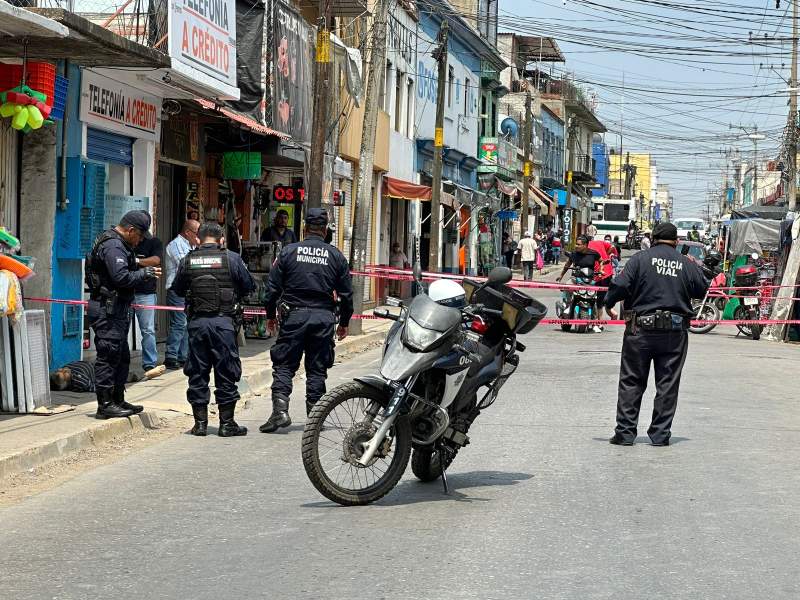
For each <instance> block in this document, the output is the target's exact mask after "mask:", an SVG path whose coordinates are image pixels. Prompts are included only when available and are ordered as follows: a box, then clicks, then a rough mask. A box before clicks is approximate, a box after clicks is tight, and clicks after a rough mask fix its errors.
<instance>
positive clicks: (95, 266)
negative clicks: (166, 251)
mask: <svg viewBox="0 0 800 600" xmlns="http://www.w3.org/2000/svg"><path fill="white" fill-rule="evenodd" d="M115 239H116V240H121V239H122V238H121V237H120V235H119V234H118V233H117V232H116V231H114V230H113V229H107V230H106V231H104V232H103V233H101V234H100V235H98V236H97V238H95V240H94V244H92V249H91V250H90V251H89V252H88V253H87V254H86V265H85V270H84V278H83V279H84V283H86V287H88V288H89V295H90V297H92V298H98V297H110V296H111V294H112V293H114V284H113V282H112V281H111V278H110V277H109V275H108V272H107V270H106V266H105V264H104V263H103V261H102V260H100V257H99V256H98V253H99V251H100V247H101V246H102V245H103V244H105V243H106V242H107V241H109V240H115ZM123 243H124V240H123ZM128 269H129V270H131V271H135V270H136V255H134V253H133V252H128Z"/></svg>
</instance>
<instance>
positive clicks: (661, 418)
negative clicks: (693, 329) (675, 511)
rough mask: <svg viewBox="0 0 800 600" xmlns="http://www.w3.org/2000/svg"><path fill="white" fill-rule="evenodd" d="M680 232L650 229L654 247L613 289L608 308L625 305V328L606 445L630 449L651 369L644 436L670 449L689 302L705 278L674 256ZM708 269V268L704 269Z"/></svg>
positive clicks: (690, 263)
mask: <svg viewBox="0 0 800 600" xmlns="http://www.w3.org/2000/svg"><path fill="white" fill-rule="evenodd" d="M677 240H678V230H677V229H676V228H675V226H674V225H673V224H671V223H659V224H658V225H656V226H655V228H654V229H653V246H652V248H650V249H648V250H642V251H641V252H638V253H636V254H635V255H634V256H633V257H631V259H630V260H629V261H628V263H627V264H626V265H625V269H624V270H623V271H622V273H620V275H618V276H617V277H616V278H615V279H614V280H613V281H612V283H611V285H610V287H609V290H608V293H607V294H606V298H605V305H606V308H609V309H610V308H613V307H614V305H615V304H616V303H617V302H619V301H620V300H622V301H624V304H623V309H624V312H623V315H624V318H625V322H626V327H625V336H624V339H623V342H622V360H621V365H620V373H619V392H618V399H617V427H616V432H615V433H614V436H613V437H612V438H611V439H610V440H609V442H610V443H612V444H615V445H622V446H631V445H633V443H634V441H635V439H636V425H637V422H638V420H639V408H640V406H641V403H642V395H643V394H644V391H645V389H646V388H647V377H648V374H649V373H650V363H651V362H652V363H653V365H654V367H655V379H656V396H655V400H654V406H653V420H652V422H651V424H650V428H649V429H648V430H647V435H648V436H649V437H650V441H651V443H652V445H653V446H668V445H669V439H670V435H671V427H672V419H673V417H674V416H675V408H676V406H677V404H678V388H679V386H680V381H681V370H682V369H683V363H684V361H685V360H686V351H687V350H688V347H689V336H688V329H689V323H690V319H691V316H692V312H693V311H692V305H691V299H692V298H703V296H705V293H706V290H707V289H708V286H709V284H710V279H709V276H708V275H709V274H708V272H707V270H706V271H704V269H702V268H701V267H700V266H698V265H697V264H696V263H695V262H693V261H692V260H691V259H689V258H687V257H686V256H683V255H682V254H680V253H679V252H677V251H676V249H675V247H676V245H677ZM706 269H707V268H706Z"/></svg>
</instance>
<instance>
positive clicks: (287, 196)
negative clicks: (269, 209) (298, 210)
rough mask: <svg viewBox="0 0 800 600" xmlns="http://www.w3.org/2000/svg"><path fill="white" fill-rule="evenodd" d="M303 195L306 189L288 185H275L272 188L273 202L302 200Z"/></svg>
mask: <svg viewBox="0 0 800 600" xmlns="http://www.w3.org/2000/svg"><path fill="white" fill-rule="evenodd" d="M305 196H306V191H305V189H303V188H295V187H291V186H288V185H276V186H275V187H274V188H272V199H273V200H274V201H275V202H302V201H303V200H304V199H305Z"/></svg>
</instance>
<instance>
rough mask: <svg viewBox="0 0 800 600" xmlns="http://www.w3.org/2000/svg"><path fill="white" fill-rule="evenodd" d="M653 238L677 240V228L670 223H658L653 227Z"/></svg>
mask: <svg viewBox="0 0 800 600" xmlns="http://www.w3.org/2000/svg"><path fill="white" fill-rule="evenodd" d="M653 239H654V240H666V241H670V240H677V239H678V228H677V227H675V225H673V224H672V223H659V224H658V225H656V226H655V227H653Z"/></svg>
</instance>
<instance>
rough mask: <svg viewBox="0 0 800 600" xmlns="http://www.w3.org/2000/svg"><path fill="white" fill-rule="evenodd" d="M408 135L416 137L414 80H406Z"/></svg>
mask: <svg viewBox="0 0 800 600" xmlns="http://www.w3.org/2000/svg"><path fill="white" fill-rule="evenodd" d="M406 136H408V137H409V138H412V139H413V138H414V80H413V79H411V78H409V80H408V81H407V82H406Z"/></svg>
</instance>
